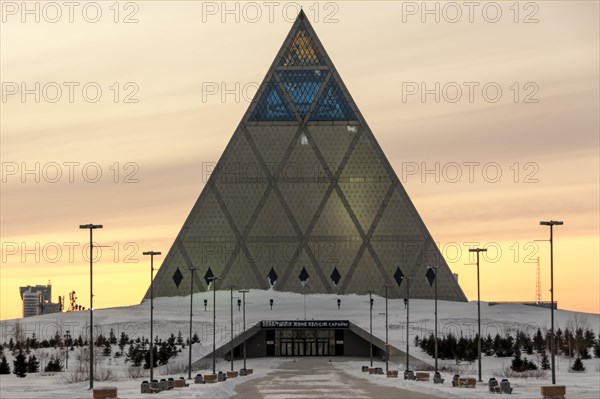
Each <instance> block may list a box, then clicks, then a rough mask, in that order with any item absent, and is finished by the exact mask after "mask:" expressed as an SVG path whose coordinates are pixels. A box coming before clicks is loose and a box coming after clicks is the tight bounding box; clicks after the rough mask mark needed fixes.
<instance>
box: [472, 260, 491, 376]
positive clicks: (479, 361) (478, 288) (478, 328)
mask: <svg viewBox="0 0 600 399" xmlns="http://www.w3.org/2000/svg"><path fill="white" fill-rule="evenodd" d="M469 252H475V253H477V361H478V366H477V368H478V374H477V375H478V377H479V379H478V380H477V381H482V379H481V295H480V294H481V291H480V287H479V253H480V252H487V249H485V248H469Z"/></svg>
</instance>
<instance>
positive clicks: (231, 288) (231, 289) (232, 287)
mask: <svg viewBox="0 0 600 399" xmlns="http://www.w3.org/2000/svg"><path fill="white" fill-rule="evenodd" d="M234 288H235V286H234V285H230V286H229V290H230V293H231V301H230V305H231V371H233V349H234V345H233V289H234Z"/></svg>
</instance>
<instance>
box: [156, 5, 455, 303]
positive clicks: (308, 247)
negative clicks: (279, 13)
mask: <svg viewBox="0 0 600 399" xmlns="http://www.w3.org/2000/svg"><path fill="white" fill-rule="evenodd" d="M429 266H439V268H438V277H437V278H438V297H439V298H440V299H443V300H456V301H465V300H466V297H465V295H464V293H463V292H462V290H461V288H460V286H459V285H458V282H457V279H456V278H455V276H454V275H453V274H452V272H451V271H450V269H449V267H448V265H447V264H446V262H445V261H444V259H443V257H442V256H441V254H440V252H439V250H438V248H437V246H436V244H435V242H434V241H433V239H432V237H431V235H430V234H429V232H428V230H427V228H426V227H425V224H424V223H423V220H422V219H421V217H420V216H419V214H418V212H417V210H416V209H415V207H414V205H413V204H412V202H411V200H410V198H409V197H408V194H407V193H406V191H405V190H404V188H403V186H402V184H401V183H400V180H399V179H398V177H397V176H396V173H395V172H394V170H393V169H392V167H391V165H390V163H389V162H388V160H387V159H386V157H385V155H384V153H383V150H382V149H381V147H380V146H379V144H378V143H377V140H376V139H375V136H374V135H373V133H372V132H371V130H370V129H369V126H368V125H367V122H366V121H365V119H364V117H363V115H362V114H361V112H360V111H359V109H358V107H357V106H356V103H355V102H354V100H353V99H352V97H351V96H350V93H349V92H348V90H347V89H346V86H345V85H344V83H343V81H342V79H341V77H340V75H339V74H338V72H337V70H336V68H335V66H334V65H333V62H332V61H331V59H330V58H329V56H328V54H327V52H326V51H325V48H324V47H323V45H322V44H321V42H320V40H319V38H318V37H317V35H316V34H315V31H314V30H313V28H312V26H311V25H310V23H309V21H308V19H307V18H306V16H305V14H304V13H303V12H300V14H299V15H298V18H297V19H296V21H295V22H294V24H293V26H292V28H291V31H290V33H289V34H288V36H287V38H286V39H285V41H284V43H283V45H282V47H281V49H280V50H279V52H278V53H277V56H276V57H275V61H274V62H273V64H272V65H271V67H270V69H269V71H268V72H267V74H266V76H265V78H264V80H263V82H262V84H261V85H260V87H259V89H258V91H257V93H256V96H255V98H254V99H253V101H252V103H251V104H250V106H249V108H248V110H247V111H246V113H245V115H244V116H243V118H242V120H241V122H240V124H239V126H238V127H237V129H236V130H235V132H234V134H233V137H232V138H231V140H230V142H229V143H228V145H227V147H226V148H225V151H224V153H223V155H222V156H221V158H220V159H219V161H218V163H217V165H216V167H215V169H214V171H213V173H212V174H211V176H210V178H209V180H208V182H207V183H206V185H205V187H204V189H203V190H202V193H201V194H200V197H199V198H198V200H197V201H196V204H195V205H194V207H193V209H192V211H191V212H190V214H189V216H188V218H187V219H186V221H185V223H184V225H183V227H182V229H181V231H180V232H179V234H178V236H177V237H176V239H175V241H174V243H173V245H172V247H171V249H170V250H169V252H168V254H167V255H166V257H165V258H164V261H163V263H162V265H161V267H160V269H159V270H158V272H157V274H156V277H155V279H154V295H155V296H156V297H161V296H183V295H189V293H190V290H191V288H192V287H191V286H190V284H191V283H192V279H193V289H194V291H195V292H199V291H206V290H207V289H210V288H212V287H211V286H210V284H212V280H211V277H213V276H217V277H218V279H217V280H216V283H215V284H216V289H226V288H228V287H229V286H231V285H234V286H235V287H236V288H237V289H241V288H256V289H268V288H270V287H273V289H275V290H279V291H289V292H300V293H335V294H350V293H357V294H364V293H365V292H367V291H368V290H373V291H375V292H378V293H380V292H382V290H383V288H382V287H383V285H384V284H387V285H388V286H389V287H388V295H390V297H395V298H402V297H406V290H407V283H406V280H405V278H404V277H408V276H410V277H412V279H411V282H410V297H411V298H433V295H434V290H433V288H432V286H431V284H430V281H428V279H427V278H426V273H427V271H428V267H429ZM192 267H194V268H195V269H196V270H195V271H191V270H190V268H192ZM430 280H431V279H430ZM149 295H150V294H149V291H148V292H147V293H146V297H149Z"/></svg>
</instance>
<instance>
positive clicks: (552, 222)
mask: <svg viewBox="0 0 600 399" xmlns="http://www.w3.org/2000/svg"><path fill="white" fill-rule="evenodd" d="M563 224H564V223H563V222H559V221H557V220H549V221H541V222H540V225H542V226H550V353H551V358H552V385H555V384H556V371H555V369H554V352H555V350H556V348H555V345H556V343H555V342H554V248H553V244H552V243H553V235H552V232H553V227H554V226H562V225H563Z"/></svg>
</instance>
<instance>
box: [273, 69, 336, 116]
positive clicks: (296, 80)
mask: <svg viewBox="0 0 600 399" xmlns="http://www.w3.org/2000/svg"><path fill="white" fill-rule="evenodd" d="M325 75H326V73H325V71H320V70H315V71H310V70H300V71H279V76H280V77H281V81H282V82H283V85H284V86H285V89H286V90H287V92H288V94H289V96H290V98H291V99H292V102H293V103H294V105H295V106H296V109H297V110H298V112H299V113H300V116H301V117H302V118H304V116H305V115H306V113H307V112H308V109H309V108H310V106H311V105H312V103H313V101H314V100H315V97H316V96H317V93H318V92H319V89H321V85H322V84H323V80H324V79H325Z"/></svg>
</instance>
